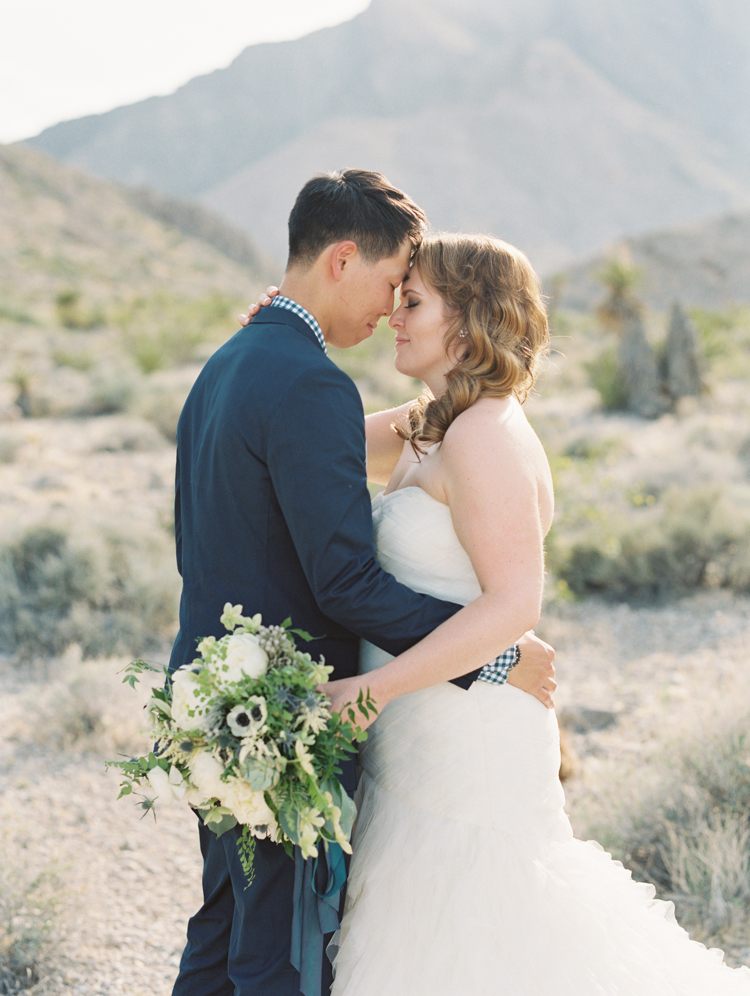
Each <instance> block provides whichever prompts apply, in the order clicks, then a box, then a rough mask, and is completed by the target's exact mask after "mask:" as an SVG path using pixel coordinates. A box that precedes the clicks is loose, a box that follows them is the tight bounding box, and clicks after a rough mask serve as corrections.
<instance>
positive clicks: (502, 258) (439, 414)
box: [394, 232, 549, 453]
mask: <svg viewBox="0 0 750 996" xmlns="http://www.w3.org/2000/svg"><path fill="white" fill-rule="evenodd" d="M414 265H415V266H416V267H417V269H418V270H419V275H420V276H421V277H422V279H423V280H424V281H425V283H427V284H428V285H429V286H430V287H432V288H433V289H434V290H436V291H437V293H438V294H439V295H440V296H441V297H442V299H443V302H444V304H445V308H446V311H447V313H448V315H449V316H450V319H451V324H450V326H449V328H448V332H447V333H446V337H445V347H446V350H447V351H448V353H449V355H456V356H457V357H458V359H457V362H456V364H455V366H454V367H453V368H452V370H450V371H449V372H448V374H447V376H446V382H447V387H446V391H445V394H442V395H441V396H440V397H439V398H433V397H432V396H431V395H430V394H424V395H422V396H421V397H420V398H419V399H418V400H417V401H416V402H415V404H414V405H413V406H412V409H411V411H410V412H409V426H408V428H406V427H404V426H399V425H395V426H394V428H395V429H396V431H397V432H398V434H399V435H400V436H401V438H402V439H406V440H408V441H409V442H410V443H411V445H412V447H413V448H414V449H415V451H416V452H417V453H423V452H424V449H425V446H431V445H432V444H433V443H439V442H440V441H441V440H442V439H443V436H444V435H445V433H446V432H447V430H448V426H449V425H450V424H451V422H452V421H453V420H454V419H455V418H457V417H458V416H459V415H460V414H461V412H463V411H466V409H467V408H469V407H470V406H471V405H473V404H474V402H475V401H477V400H478V399H479V398H482V397H489V398H507V397H510V396H515V397H517V398H518V399H519V401H521V403H523V402H524V401H525V400H526V397H527V395H528V393H529V391H530V390H531V388H532V386H533V384H534V374H535V371H536V368H537V364H538V362H539V359H540V357H541V356H542V355H543V354H544V353H546V352H547V350H548V348H549V328H548V325H547V310H546V308H545V305H544V298H543V297H542V291H541V282H540V280H539V277H538V276H537V275H536V273H535V272H534V270H533V269H532V266H531V263H529V261H528V259H527V258H526V256H525V255H524V253H522V252H521V250H520V249H516V248H515V247H514V246H511V245H509V244H508V243H507V242H502V241H501V240H500V239H495V238H492V237H491V236H488V235H458V234H453V233H444V232H438V233H436V234H430V235H428V236H426V237H425V238H424V239H423V241H422V244H421V246H420V247H419V250H418V251H417V254H416V256H415V260H414Z"/></svg>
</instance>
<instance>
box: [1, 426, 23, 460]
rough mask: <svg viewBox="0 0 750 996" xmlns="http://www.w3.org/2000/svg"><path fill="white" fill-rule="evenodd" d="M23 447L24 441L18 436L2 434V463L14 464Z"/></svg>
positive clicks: (8, 433) (7, 433)
mask: <svg viewBox="0 0 750 996" xmlns="http://www.w3.org/2000/svg"><path fill="white" fill-rule="evenodd" d="M21 445H22V440H21V439H19V437H18V436H17V435H15V434H11V433H10V432H3V433H0V463H13V461H14V460H15V459H16V455H17V453H18V451H19V449H20V448H21Z"/></svg>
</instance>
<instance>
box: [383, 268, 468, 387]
mask: <svg viewBox="0 0 750 996" xmlns="http://www.w3.org/2000/svg"><path fill="white" fill-rule="evenodd" d="M453 320H454V319H453V316H452V315H451V314H450V313H449V312H448V310H447V308H446V306H445V302H444V301H443V299H442V297H441V296H440V295H439V294H438V292H437V291H436V290H434V289H433V288H432V287H430V285H429V284H427V283H425V281H424V280H423V279H422V276H421V274H420V272H419V269H418V267H417V266H416V265H415V266H413V267H412V268H411V272H410V273H409V276H408V277H407V278H406V280H404V282H403V283H402V284H401V303H400V304H399V306H398V308H396V310H395V311H394V312H393V314H392V315H391V317H390V320H389V322H388V324H389V325H390V326H391V328H392V329H394V331H395V332H396V359H395V366H396V369H397V370H398V371H399V373H402V374H405V375H406V376H407V377H417V378H418V379H419V380H423V381H424V382H425V384H427V386H428V387H429V388H430V390H431V391H432V393H433V394H434V395H435V396H436V397H437V396H438V395H440V394H442V393H443V391H444V390H445V375H446V374H447V373H448V371H449V370H450V369H451V368H452V367H453V366H454V365H455V363H456V358H455V356H451V355H449V352H448V350H446V348H445V338H446V335H447V333H448V332H449V330H450V328H451V325H452V324H453Z"/></svg>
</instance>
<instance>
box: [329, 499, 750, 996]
mask: <svg viewBox="0 0 750 996" xmlns="http://www.w3.org/2000/svg"><path fill="white" fill-rule="evenodd" d="M373 514H374V516H375V524H376V537H377V544H378V556H379V559H380V562H381V563H382V565H383V567H384V568H385V569H386V570H388V571H390V572H391V573H393V574H394V575H395V576H396V577H397V578H398V579H399V580H400V581H403V582H404V583H405V584H408V585H409V586H410V587H411V588H414V589H416V590H418V591H422V592H425V593H429V594H432V595H436V596H438V597H443V598H447V599H450V600H452V601H456V602H460V603H466V602H469V601H471V600H472V599H473V598H475V597H476V596H477V595H478V594H479V586H478V583H477V580H476V577H475V575H474V572H473V570H472V567H471V562H470V561H469V558H468V556H467V555H466V552H465V551H464V550H463V548H462V547H461V545H460V543H459V541H458V539H457V537H456V534H455V532H454V530H453V526H452V521H451V514H450V510H449V509H448V507H447V506H446V505H443V504H441V503H440V502H438V501H436V500H435V499H433V498H432V497H431V496H430V495H428V494H427V493H426V492H425V491H423V490H421V489H420V488H415V487H410V488H404V489H402V490H399V491H395V492H392V493H391V494H389V495H385V496H383V495H379V496H378V497H377V498H376V499H375V503H374V506H373ZM386 659H387V657H386V655H384V654H383V653H382V652H381V651H380V650H378V649H377V648H375V647H373V646H371V645H369V644H365V645H364V647H363V652H362V658H361V669H362V670H363V671H367V670H372V669H373V668H375V667H378V666H379V665H380V664H382V663H383V662H384V660H386ZM360 760H361V765H362V776H361V780H360V784H359V788H358V807H359V817H358V821H357V827H356V832H355V839H354V857H353V860H352V866H351V872H350V877H349V884H348V895H347V907H346V913H345V916H344V918H343V921H342V926H341V930H340V932H339V936H338V938H337V942H336V943H337V944H338V954H337V956H336V962H335V970H336V977H335V982H334V985H333V989H332V996H733V994H738V996H739V994H744V996H748V994H750V971H749V970H747V969H741V970H732V969H730V968H728V967H727V966H725V965H724V964H723V963H722V960H721V953H720V952H718V951H708V950H707V949H706V948H705V947H704V946H703V945H700V944H698V943H696V942H693V941H690V940H689V938H688V936H687V934H686V932H685V931H684V930H683V929H682V928H681V927H679V926H678V925H677V923H676V921H675V920H674V916H673V912H672V904H671V903H665V902H661V901H658V900H656V899H654V889H653V887H652V886H649V885H645V884H641V883H636V882H634V881H633V880H632V878H631V876H630V873H629V872H627V871H626V870H625V869H624V868H623V867H622V865H620V864H619V863H618V862H616V861H614V860H612V859H611V858H610V856H609V855H608V854H606V853H605V852H604V851H603V850H602V849H601V848H600V847H599V846H598V845H597V844H595V843H593V842H588V843H585V842H582V841H579V840H576V839H574V837H573V833H572V830H571V827H570V823H569V821H568V818H567V816H566V815H565V812H564V810H563V804H564V796H563V790H562V787H561V785H560V782H559V779H558V769H559V763H560V752H559V735H558V729H557V723H556V720H555V715H554V713H553V712H552V711H551V710H547V709H545V708H544V707H543V706H542V705H541V703H539V702H538V701H537V700H536V699H535V698H533V697H532V696H530V695H527V694H526V693H524V692H521V691H519V690H518V689H516V688H514V687H512V686H511V685H503V686H498V685H493V684H490V683H488V682H479V681H478V682H475V683H474V684H473V685H472V687H471V689H470V690H469V691H468V692H467V691H464V690H462V689H460V688H458V687H456V686H455V685H452V684H448V683H445V684H440V685H437V686H434V687H432V688H427V689H425V690H423V691H421V692H416V693H413V694H411V695H407V696H403V697H402V698H400V699H398V700H396V701H394V702H391V703H390V704H389V705H388V706H386V708H385V709H384V710H383V712H382V714H381V716H379V717H378V719H377V721H376V723H375V724H374V725H373V726H372V727H371V728H370V733H369V737H368V739H367V741H366V743H365V744H364V745H363V747H362V749H361V752H360ZM333 947H334V950H335V947H336V945H335V944H334V946H333Z"/></svg>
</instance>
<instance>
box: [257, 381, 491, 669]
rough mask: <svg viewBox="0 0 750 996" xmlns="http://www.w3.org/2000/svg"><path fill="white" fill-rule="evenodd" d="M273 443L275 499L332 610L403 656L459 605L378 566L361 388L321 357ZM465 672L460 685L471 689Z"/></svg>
mask: <svg viewBox="0 0 750 996" xmlns="http://www.w3.org/2000/svg"><path fill="white" fill-rule="evenodd" d="M267 445H268V451H267V465H268V469H269V473H270V475H271V480H272V483H273V487H274V489H275V491H276V497H277V499H278V501H279V504H280V506H281V509H282V512H283V514H284V518H285V520H286V523H287V525H288V527H289V529H290V531H291V534H292V539H293V542H294V545H295V548H296V551H297V554H298V556H299V558H300V562H301V564H302V568H303V571H304V573H305V576H306V578H307V581H308V584H309V585H310V587H311V589H312V591H313V594H314V596H315V598H316V601H317V602H318V605H319V606H320V608H321V610H322V611H323V612H324V613H325V614H326V615H327V616H329V617H330V618H332V619H334V620H336V621H337V622H339V623H340V624H341V625H343V626H345V627H346V628H347V629H349V630H351V631H352V632H354V633H356V634H357V635H358V636H361V637H363V638H365V639H367V640H369V641H370V642H372V643H374V644H376V645H377V646H379V647H381V648H382V649H383V650H385V651H386V652H388V653H391V654H398V653H401V652H402V651H404V650H406V649H408V648H409V647H411V646H412V645H413V644H414V643H416V642H417V641H418V640H420V639H421V638H422V637H423V636H425V635H426V634H427V633H429V632H431V631H432V630H433V629H434V628H435V627H436V626H438V625H439V624H440V623H441V622H444V621H445V620H446V619H447V618H449V617H450V616H451V615H453V613H454V612H456V611H457V610H458V609H459V608H460V607H461V606H459V605H456V604H454V603H451V602H443V601H441V600H439V599H435V598H431V597H429V596H427V595H420V594H417V593H416V592H414V591H412V590H411V588H408V587H406V586H405V585H402V584H400V583H399V582H397V581H396V580H395V578H394V577H393V576H392V575H390V574H388V573H386V572H385V571H383V570H382V568H381V567H380V566H379V565H378V563H377V560H376V559H375V549H374V541H373V529H372V511H371V502H370V495H369V492H368V490H367V485H366V449H365V430H364V412H363V410H362V403H361V401H360V397H359V394H358V392H357V389H356V387H355V386H354V384H353V383H352V381H351V380H350V379H349V378H348V377H346V375H344V374H343V373H342V372H341V371H340V370H338V368H336V367H335V366H334V365H333V364H330V365H321V367H320V368H316V369H315V371H314V372H313V373H312V374H308V375H305V376H304V377H301V378H299V379H298V380H297V381H296V382H295V383H294V384H293V385H292V386H291V387H290V389H289V391H288V393H287V394H286V397H285V398H284V399H283V400H282V402H281V404H280V405H279V407H278V408H277V410H276V412H275V414H274V418H273V422H272V424H271V426H270V429H269V432H268V435H267ZM475 674H476V672H472V675H475ZM467 678H468V680H467V681H463V680H461V679H457V683H458V684H461V685H462V686H464V687H468V685H469V684H470V683H471V678H469V677H468V676H467Z"/></svg>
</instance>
